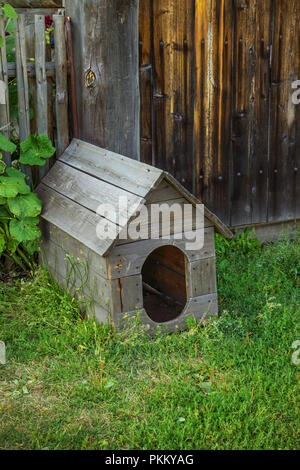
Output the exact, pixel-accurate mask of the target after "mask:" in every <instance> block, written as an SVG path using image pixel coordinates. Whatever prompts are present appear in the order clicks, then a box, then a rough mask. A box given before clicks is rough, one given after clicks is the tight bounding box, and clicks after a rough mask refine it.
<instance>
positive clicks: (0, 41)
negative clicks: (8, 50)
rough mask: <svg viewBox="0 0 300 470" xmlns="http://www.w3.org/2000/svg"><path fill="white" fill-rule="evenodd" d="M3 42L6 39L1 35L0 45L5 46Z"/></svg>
mask: <svg viewBox="0 0 300 470" xmlns="http://www.w3.org/2000/svg"><path fill="white" fill-rule="evenodd" d="M3 44H4V39H3V37H2V36H0V47H2V46H3Z"/></svg>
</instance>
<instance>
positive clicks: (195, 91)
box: [139, 0, 300, 226]
mask: <svg viewBox="0 0 300 470" xmlns="http://www.w3.org/2000/svg"><path fill="white" fill-rule="evenodd" d="M299 20H300V2H299V0H276V1H274V0H140V33H139V34H140V89H141V158H142V160H143V161H145V162H147V163H152V164H154V165H156V166H158V167H160V168H163V169H166V170H168V171H170V172H171V173H172V174H173V175H174V176H175V177H176V178H177V179H178V180H179V181H180V182H181V183H182V184H183V185H185V186H186V187H187V188H188V189H190V190H192V191H193V192H194V193H195V194H196V195H197V196H198V197H200V198H201V199H202V200H203V202H205V203H206V204H207V205H208V207H209V208H210V209H211V210H213V211H214V212H215V213H216V214H217V215H218V216H220V217H221V219H222V220H223V221H224V222H225V223H227V224H230V225H232V226H239V225H248V224H258V223H265V222H268V221H279V220H291V219H294V218H296V217H299V212H300V183H299V173H300V161H299V159H300V152H299V150H300V149H299V146H300V131H299V122H300V121H299V113H300V105H298V106H295V105H293V104H292V92H293V90H292V82H293V81H294V80H297V79H299V80H300V65H299V64H300V61H299V53H300V51H299V44H300V21H299ZM297 117H298V119H297ZM297 122H298V124H297ZM297 170H298V171H297Z"/></svg>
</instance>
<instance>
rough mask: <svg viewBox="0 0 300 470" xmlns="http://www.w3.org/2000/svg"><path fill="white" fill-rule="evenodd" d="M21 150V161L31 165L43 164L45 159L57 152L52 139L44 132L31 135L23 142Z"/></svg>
mask: <svg viewBox="0 0 300 470" xmlns="http://www.w3.org/2000/svg"><path fill="white" fill-rule="evenodd" d="M21 150H22V153H21V156H20V162H21V163H23V164H24V165H31V166H34V165H37V166H43V165H44V164H45V159H46V158H50V157H52V156H53V155H54V153H55V148H54V147H53V146H52V143H51V140H50V139H49V138H48V137H47V136H46V135H44V134H42V135H39V136H36V135H30V136H29V137H28V138H27V139H26V140H24V142H22V143H21Z"/></svg>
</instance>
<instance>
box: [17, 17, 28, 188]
mask: <svg viewBox="0 0 300 470" xmlns="http://www.w3.org/2000/svg"><path fill="white" fill-rule="evenodd" d="M15 45H16V74H17V85H18V114H19V137H20V142H23V141H24V140H26V139H27V137H28V136H29V134H30V117H29V96H28V74H27V54H26V41H25V23H24V16H23V15H19V17H18V18H17V19H15ZM22 170H23V172H24V173H26V175H27V176H28V177H29V180H30V184H32V171H31V168H29V167H28V166H24V167H23V166H22Z"/></svg>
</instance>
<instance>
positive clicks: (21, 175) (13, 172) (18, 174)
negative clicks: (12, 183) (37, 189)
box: [6, 166, 27, 179]
mask: <svg viewBox="0 0 300 470" xmlns="http://www.w3.org/2000/svg"><path fill="white" fill-rule="evenodd" d="M6 174H7V176H12V177H13V178H23V179H25V178H27V176H26V175H25V174H24V173H23V172H22V171H20V170H17V169H16V168H13V167H12V166H8V167H7V168H6Z"/></svg>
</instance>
